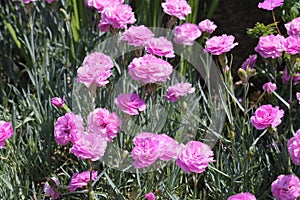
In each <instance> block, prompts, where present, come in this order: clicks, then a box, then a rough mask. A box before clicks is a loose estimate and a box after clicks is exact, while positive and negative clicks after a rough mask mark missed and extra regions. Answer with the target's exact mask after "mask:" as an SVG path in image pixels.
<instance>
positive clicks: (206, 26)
mask: <svg viewBox="0 0 300 200" xmlns="http://www.w3.org/2000/svg"><path fill="white" fill-rule="evenodd" d="M198 27H199V30H200V31H201V32H207V33H209V34H212V33H213V32H214V31H215V30H216V28H217V26H216V25H215V24H214V23H213V22H212V21H210V20H209V19H205V20H203V21H201V22H200V23H199V24H198Z"/></svg>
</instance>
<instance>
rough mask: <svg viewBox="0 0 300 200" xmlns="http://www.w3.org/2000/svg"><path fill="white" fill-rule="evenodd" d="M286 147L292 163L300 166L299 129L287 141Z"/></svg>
mask: <svg viewBox="0 0 300 200" xmlns="http://www.w3.org/2000/svg"><path fill="white" fill-rule="evenodd" d="M287 146H288V150H289V153H290V157H291V160H292V161H293V163H294V164H295V165H300V129H299V130H298V131H297V132H296V134H295V136H294V137H292V138H290V139H289V141H288V143H287Z"/></svg>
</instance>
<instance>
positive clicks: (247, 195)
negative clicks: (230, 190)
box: [227, 192, 256, 200]
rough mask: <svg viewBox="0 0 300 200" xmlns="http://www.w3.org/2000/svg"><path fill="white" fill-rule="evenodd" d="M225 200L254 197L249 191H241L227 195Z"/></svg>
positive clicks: (240, 199) (248, 199)
mask: <svg viewBox="0 0 300 200" xmlns="http://www.w3.org/2000/svg"><path fill="white" fill-rule="evenodd" d="M227 200H256V197H255V196H254V195H253V194H251V193H250V192H245V193H243V192H242V193H239V194H235V195H232V196H230V197H228V199H227Z"/></svg>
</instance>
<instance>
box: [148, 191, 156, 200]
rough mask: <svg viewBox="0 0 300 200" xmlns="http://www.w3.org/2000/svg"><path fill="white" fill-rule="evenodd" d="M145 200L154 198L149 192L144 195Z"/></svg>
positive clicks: (153, 199)
mask: <svg viewBox="0 0 300 200" xmlns="http://www.w3.org/2000/svg"><path fill="white" fill-rule="evenodd" d="M145 199H146V200H155V199H156V197H155V195H154V194H153V193H152V192H149V193H147V194H145Z"/></svg>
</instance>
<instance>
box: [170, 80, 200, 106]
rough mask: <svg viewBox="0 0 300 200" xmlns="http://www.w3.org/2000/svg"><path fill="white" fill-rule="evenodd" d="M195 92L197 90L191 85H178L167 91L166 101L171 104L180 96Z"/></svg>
mask: <svg viewBox="0 0 300 200" xmlns="http://www.w3.org/2000/svg"><path fill="white" fill-rule="evenodd" d="M194 92H195V88H194V87H192V84H190V83H176V84H175V85H174V86H170V87H169V88H168V89H167V94H166V95H165V99H166V100H168V101H170V102H175V101H177V100H178V98H179V97H180V96H185V95H186V94H191V93H194Z"/></svg>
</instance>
